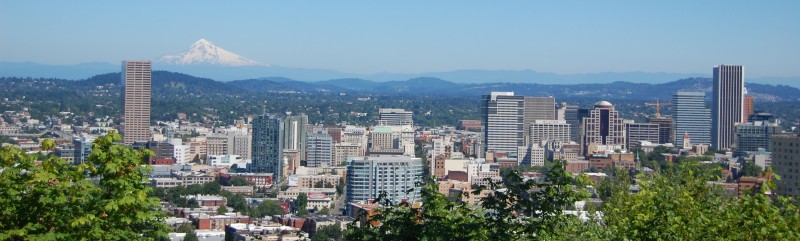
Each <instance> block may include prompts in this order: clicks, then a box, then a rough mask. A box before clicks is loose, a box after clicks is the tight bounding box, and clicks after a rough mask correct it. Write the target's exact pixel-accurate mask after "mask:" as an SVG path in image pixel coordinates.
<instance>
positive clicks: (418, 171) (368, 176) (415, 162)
mask: <svg viewBox="0 0 800 241" xmlns="http://www.w3.org/2000/svg"><path fill="white" fill-rule="evenodd" d="M423 169H424V167H423V165H422V160H421V159H419V158H415V157H409V156H368V157H358V158H353V159H351V160H349V161H348V162H347V185H346V187H347V192H345V193H346V194H347V195H346V198H345V202H347V203H349V202H359V201H360V202H364V201H367V200H369V199H374V198H377V197H378V196H379V195H381V193H385V194H386V199H388V200H391V201H392V202H394V203H399V202H401V201H402V200H403V199H407V200H408V201H409V202H414V201H420V198H421V197H420V191H421V188H420V187H419V185H417V184H418V183H419V182H421V181H422V172H423ZM409 190H411V191H410V192H409Z"/></svg>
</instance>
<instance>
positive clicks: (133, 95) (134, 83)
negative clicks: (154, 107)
mask: <svg viewBox="0 0 800 241" xmlns="http://www.w3.org/2000/svg"><path fill="white" fill-rule="evenodd" d="M151 78H152V65H151V63H150V61H123V62H122V81H123V83H122V106H123V108H124V114H123V117H122V120H123V121H124V128H123V129H122V136H123V142H124V143H125V144H133V142H135V141H149V140H150V82H151Z"/></svg>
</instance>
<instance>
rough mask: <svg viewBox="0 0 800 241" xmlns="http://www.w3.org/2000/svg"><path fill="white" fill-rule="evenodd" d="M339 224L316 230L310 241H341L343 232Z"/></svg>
mask: <svg viewBox="0 0 800 241" xmlns="http://www.w3.org/2000/svg"><path fill="white" fill-rule="evenodd" d="M341 226H342V225H341V224H340V223H339V222H336V223H335V224H333V225H326V226H322V227H320V228H319V229H317V233H316V234H315V235H314V237H312V238H311V241H329V240H334V241H340V240H343V239H342V238H343V237H344V232H343V231H342V228H341Z"/></svg>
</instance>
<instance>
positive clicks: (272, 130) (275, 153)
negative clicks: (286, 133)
mask: <svg viewBox="0 0 800 241" xmlns="http://www.w3.org/2000/svg"><path fill="white" fill-rule="evenodd" d="M282 137H283V121H281V119H280V118H278V117H276V116H273V115H267V114H264V115H260V116H257V117H255V118H254V119H253V141H252V145H253V151H252V155H253V164H252V165H251V166H250V171H251V172H256V173H272V174H273V177H274V178H275V179H276V180H279V179H280V178H281V177H282V176H281V175H282V173H281V171H282V170H283V142H282V141H281V139H282Z"/></svg>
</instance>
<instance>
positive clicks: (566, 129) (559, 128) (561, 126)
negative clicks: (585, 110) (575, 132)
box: [528, 120, 572, 146]
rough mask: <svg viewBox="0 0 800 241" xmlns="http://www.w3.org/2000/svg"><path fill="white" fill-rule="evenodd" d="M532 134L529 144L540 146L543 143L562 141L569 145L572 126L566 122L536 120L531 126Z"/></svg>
mask: <svg viewBox="0 0 800 241" xmlns="http://www.w3.org/2000/svg"><path fill="white" fill-rule="evenodd" d="M530 128H531V133H530V139H529V141H528V143H529V144H530V145H532V146H540V144H541V142H542V141H560V142H565V143H569V142H570V141H571V140H572V139H570V134H571V133H570V132H571V129H572V128H571V126H570V125H569V124H567V122H566V121H558V120H536V121H534V122H533V124H531V126H530Z"/></svg>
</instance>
